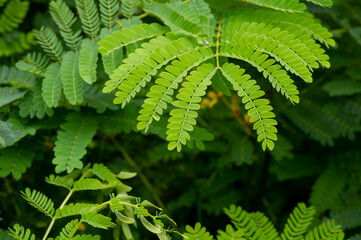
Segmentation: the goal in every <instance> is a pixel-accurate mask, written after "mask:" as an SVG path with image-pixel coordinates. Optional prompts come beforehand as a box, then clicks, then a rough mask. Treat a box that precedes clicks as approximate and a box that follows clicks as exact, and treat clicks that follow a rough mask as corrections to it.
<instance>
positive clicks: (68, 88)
mask: <svg viewBox="0 0 361 240" xmlns="http://www.w3.org/2000/svg"><path fill="white" fill-rule="evenodd" d="M60 71H61V82H62V84H63V88H64V94H65V97H66V98H67V99H68V100H69V102H70V103H71V104H73V105H75V104H77V103H82V102H83V81H82V80H81V77H80V75H79V66H78V56H77V54H76V53H75V52H71V51H70V52H67V53H65V54H64V57H63V64H62V65H61V69H60Z"/></svg>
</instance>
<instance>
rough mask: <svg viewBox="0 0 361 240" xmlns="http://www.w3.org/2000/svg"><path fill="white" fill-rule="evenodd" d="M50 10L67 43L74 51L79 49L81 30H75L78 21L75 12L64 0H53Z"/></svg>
mask: <svg viewBox="0 0 361 240" xmlns="http://www.w3.org/2000/svg"><path fill="white" fill-rule="evenodd" d="M49 11H50V14H51V16H52V18H53V19H54V21H55V23H56V24H57V25H58V27H59V29H60V34H61V36H62V37H63V39H64V41H65V44H66V45H67V46H68V47H69V48H70V49H72V50H73V51H77V49H78V46H79V44H80V42H81V35H80V34H81V31H80V30H78V31H76V32H75V31H74V30H73V28H72V26H73V25H74V23H75V22H76V17H75V15H74V13H73V12H72V11H71V10H70V8H69V7H68V5H66V3H64V2H63V0H52V1H51V2H50V4H49Z"/></svg>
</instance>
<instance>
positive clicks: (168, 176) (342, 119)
mask: <svg viewBox="0 0 361 240" xmlns="http://www.w3.org/2000/svg"><path fill="white" fill-rule="evenodd" d="M13 2H17V0H15V1H13ZM18 2H19V3H17V4H20V1H18ZM66 2H68V3H69V6H73V7H74V3H73V1H70V0H69V1H66ZM208 2H209V4H210V6H211V7H213V11H214V12H218V13H220V14H221V13H222V12H226V11H229V9H232V7H233V5H237V4H242V3H239V2H236V1H234V2H233V1H221V0H209V1H208ZM4 3H6V1H0V13H1V14H0V16H1V18H0V84H1V85H2V86H4V87H6V86H16V87H17V86H20V87H22V89H26V88H27V87H28V86H26V84H34V81H35V80H34V79H33V78H32V77H31V76H29V77H28V81H21V82H17V77H15V75H11V72H6V69H5V68H9V69H8V70H10V71H11V68H12V67H14V66H15V63H16V62H17V61H18V60H20V59H22V57H23V56H24V55H25V54H26V53H27V51H28V50H29V49H30V48H31V49H32V50H33V49H38V48H39V46H37V45H36V43H35V41H34V36H33V34H32V33H31V30H32V29H34V28H35V29H39V28H40V27H41V26H43V25H48V26H51V27H52V28H55V25H54V22H53V21H51V20H50V15H49V13H48V11H47V9H48V1H47V0H32V1H30V2H26V4H29V6H24V8H26V9H29V10H28V11H26V10H24V12H20V10H19V12H18V14H19V18H20V19H21V21H20V22H19V27H18V26H17V24H15V23H14V25H13V27H12V28H3V26H4V24H3V22H2V21H7V20H8V19H6V17H5V18H4V17H3V16H4V14H5V11H6V8H4V6H5V5H4ZM21 4H23V2H22V3H21ZM26 4H24V5H26ZM308 7H309V8H308V9H309V11H310V12H312V13H313V14H315V15H316V16H317V17H319V18H320V19H321V20H322V24H323V25H324V26H326V27H327V28H328V29H329V30H330V31H331V32H332V33H333V35H334V38H335V41H336V47H334V48H330V49H329V50H328V51H327V53H328V54H329V56H330V59H331V68H330V69H328V70H317V71H316V72H315V73H314V83H312V84H309V85H306V84H305V83H303V82H301V83H297V84H298V88H299V90H300V92H301V94H300V98H301V101H300V104H298V105H296V106H293V105H292V104H290V103H285V102H284V101H281V100H280V98H281V96H280V95H279V94H273V90H272V89H269V93H268V96H269V98H270V99H271V101H272V105H274V106H277V107H275V108H274V109H275V113H276V116H277V121H278V122H279V127H278V129H279V140H278V141H277V142H276V146H275V149H274V150H273V151H272V152H269V151H266V152H264V151H262V149H261V147H260V145H259V144H258V143H257V142H256V140H255V138H254V136H253V135H252V134H254V133H249V132H248V130H245V129H251V128H250V124H249V119H248V118H247V115H246V114H245V112H244V110H243V108H242V107H240V102H239V101H240V100H239V98H238V97H236V96H235V95H231V94H226V93H225V94H222V93H219V92H217V90H215V89H211V90H209V91H208V94H207V98H205V99H204V100H203V102H202V105H201V107H202V110H201V111H200V116H199V123H200V124H199V126H200V127H206V128H207V130H204V129H203V128H199V129H196V130H195V132H193V133H192V136H193V138H192V141H190V143H188V145H187V147H185V148H184V150H183V151H182V152H180V153H178V152H175V151H168V150H167V147H166V145H167V144H166V142H165V141H164V140H163V139H162V138H164V137H165V136H162V134H161V132H160V131H159V128H161V127H165V126H166V123H163V126H162V123H160V124H159V125H158V126H155V127H153V128H152V129H151V134H149V135H146V136H144V135H143V134H141V133H140V132H138V131H136V124H137V122H136V117H137V114H138V111H139V108H140V106H141V103H138V102H137V101H134V102H133V103H132V104H130V105H129V106H127V107H126V108H125V109H124V110H120V111H116V112H113V111H111V110H107V111H106V112H105V114H104V115H103V117H102V121H101V123H102V124H101V128H100V130H99V131H98V132H97V134H96V135H95V137H94V138H93V140H92V141H91V143H90V144H89V146H88V152H87V155H86V156H85V160H84V162H89V163H95V162H101V163H104V164H105V165H107V166H108V167H109V168H110V169H112V171H114V172H118V171H120V170H128V171H136V172H138V177H136V178H133V179H131V180H128V181H127V184H128V185H130V186H132V188H133V190H132V194H133V195H136V196H141V197H142V198H144V199H149V200H150V201H152V202H154V203H156V204H157V205H159V206H163V208H164V210H165V212H166V213H167V214H168V215H169V216H171V217H172V218H173V219H174V220H175V221H176V222H177V223H178V226H180V228H183V226H185V225H186V224H190V225H194V223H195V222H198V221H200V222H202V225H205V226H207V228H208V230H209V231H210V232H212V231H213V230H212V229H218V228H219V226H223V225H224V224H223V223H224V222H225V221H228V220H227V218H226V216H225V215H224V214H223V208H224V207H229V206H230V205H231V204H238V205H241V206H243V208H244V209H246V210H248V211H262V212H264V213H265V214H266V215H267V216H268V217H269V218H270V219H271V220H272V221H273V222H274V223H279V224H280V225H276V227H280V226H282V225H283V224H284V221H285V219H286V218H287V216H288V213H289V212H290V211H291V210H292V209H293V207H294V206H295V205H296V204H297V203H298V202H306V203H308V204H309V205H313V206H315V208H316V210H317V212H318V217H317V220H318V221H322V220H323V219H325V218H329V217H332V218H333V219H335V221H336V222H337V223H339V224H341V225H342V226H343V228H344V230H345V231H346V234H347V236H348V237H351V239H352V240H356V239H361V235H360V234H361V187H360V186H361V145H360V142H361V135H360V130H361V125H360V119H361V95H360V93H361V3H360V1H359V0H334V6H333V7H332V8H320V7H317V6H315V5H311V4H310V5H309V6H308ZM19 9H20V7H19ZM144 21H153V19H147V18H145V19H144ZM10 46H11V47H10ZM4 69H5V70H4ZM13 71H16V70H15V69H14V70H13ZM250 71H251V72H250V74H251V75H253V76H257V75H259V73H257V72H256V70H252V69H250ZM6 73H8V74H7V75H6ZM24 74H25V73H24ZM11 76H13V78H12V77H11ZM22 79H23V78H22ZM265 87H266V88H267V87H269V86H265ZM0 94H1V93H0ZM17 94H18V95H17V97H18V98H19V99H20V98H22V97H23V96H24V94H25V93H24V92H22V91H20V90H19V92H18V93H17ZM69 108H70V109H66V108H65V109H64V108H63V109H56V110H55V111H54V115H53V117H52V118H51V121H50V120H49V119H50V118H47V117H45V118H44V119H42V120H34V119H33V120H32V119H31V120H24V119H22V120H21V122H20V123H19V122H16V120H13V123H12V124H14V125H17V126H18V128H19V129H18V130H21V131H23V132H26V135H27V136H31V135H34V134H35V129H37V130H38V131H37V133H36V136H37V137H31V138H27V137H24V136H16V132H15V133H14V134H15V135H14V138H15V139H16V138H23V137H24V138H23V139H22V141H21V143H18V145H15V146H16V147H21V148H22V149H23V151H25V153H24V155H25V156H26V157H28V158H32V160H33V161H32V164H31V168H30V169H28V170H27V171H26V172H25V173H24V174H22V172H24V171H22V170H21V169H20V170H19V171H20V172H18V173H17V172H15V173H14V172H13V174H12V175H11V174H10V175H8V174H9V173H7V172H6V171H5V170H4V167H3V166H0V168H1V170H0V176H2V177H3V178H1V180H0V189H1V192H0V209H1V213H0V216H1V218H0V228H2V229H6V228H7V227H8V226H12V225H13V224H14V223H15V222H17V223H20V224H22V225H24V226H27V227H30V228H32V229H35V230H36V231H42V229H43V227H44V226H45V225H46V224H47V222H46V221H45V220H46V219H43V217H41V215H39V214H37V213H35V211H33V210H30V207H29V206H27V205H26V203H25V201H23V199H22V198H21V197H20V191H21V190H23V189H25V188H26V187H31V188H34V187H36V188H37V189H41V190H42V191H43V192H47V193H48V195H49V196H51V197H52V198H53V199H55V200H59V201H61V199H62V198H63V197H64V195H65V193H64V192H62V191H58V190H54V189H53V188H52V187H50V186H48V185H47V184H46V183H45V182H44V178H45V176H48V175H49V174H52V173H53V172H54V166H53V165H52V163H51V161H49V159H52V158H53V151H52V149H53V148H54V142H55V140H56V130H57V129H58V128H59V126H60V124H62V123H63V121H64V120H63V119H64V115H65V114H66V113H67V111H68V110H71V107H69ZM14 111H18V110H17V109H15V108H14V109H13V108H12V105H11V104H6V103H5V104H2V103H0V119H1V120H6V119H8V117H9V116H10V117H11V116H12V115H14V114H16V113H14ZM85 112H88V113H90V114H91V113H93V112H94V110H92V109H86V110H85ZM240 120H241V121H240ZM19 121H20V120H19ZM239 122H242V125H240V124H239ZM25 124H26V125H27V127H26V129H21V128H22V127H23V126H24V125H25ZM4 151H10V152H11V151H13V152H14V153H13V154H17V153H18V152H17V150H16V148H7V149H4V150H1V153H3V152H4ZM1 162H2V159H1V156H0V164H1ZM26 167H29V166H25V168H26ZM103 197H104V196H103V195H100V194H97V193H87V194H86V195H81V194H80V195H79V201H80V199H82V200H86V199H92V200H96V201H102V198H103ZM56 203H58V204H59V202H56ZM316 224H317V223H315V225H316ZM57 230H59V229H57ZM84 231H85V232H87V231H91V230H90V229H89V230H88V229H84ZM213 233H214V232H213ZM104 234H105V233H104ZM109 234H110V233H109ZM105 239H107V238H105Z"/></svg>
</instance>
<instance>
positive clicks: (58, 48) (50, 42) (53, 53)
mask: <svg viewBox="0 0 361 240" xmlns="http://www.w3.org/2000/svg"><path fill="white" fill-rule="evenodd" d="M34 36H35V38H36V40H37V41H38V43H39V44H40V46H41V47H42V48H43V50H44V51H45V53H46V54H47V55H48V56H49V57H50V58H51V59H53V60H57V61H58V62H59V63H61V62H62V61H61V60H62V56H63V54H64V48H63V45H62V43H61V42H60V40H59V39H58V37H57V36H56V35H55V33H54V32H53V30H51V29H50V28H48V27H41V28H40V30H34Z"/></svg>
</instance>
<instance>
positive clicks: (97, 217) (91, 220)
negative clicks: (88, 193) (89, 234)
mask: <svg viewBox="0 0 361 240" xmlns="http://www.w3.org/2000/svg"><path fill="white" fill-rule="evenodd" d="M82 220H83V221H84V222H86V223H88V224H89V225H91V226H93V227H96V228H102V229H108V228H113V227H115V224H114V223H113V222H112V219H111V218H109V217H106V216H104V215H101V214H98V213H96V212H88V213H86V214H84V215H82Z"/></svg>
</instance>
